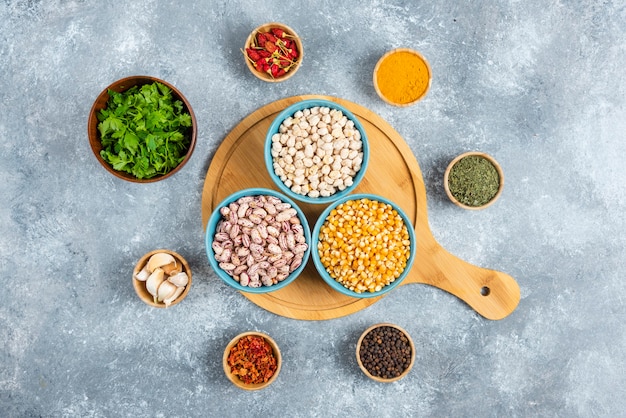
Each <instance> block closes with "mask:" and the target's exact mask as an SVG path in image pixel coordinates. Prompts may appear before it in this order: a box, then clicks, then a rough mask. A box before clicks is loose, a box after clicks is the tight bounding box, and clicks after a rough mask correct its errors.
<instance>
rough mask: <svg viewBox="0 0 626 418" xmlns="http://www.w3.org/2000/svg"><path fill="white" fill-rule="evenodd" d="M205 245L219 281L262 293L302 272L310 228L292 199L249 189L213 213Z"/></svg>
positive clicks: (208, 225)
mask: <svg viewBox="0 0 626 418" xmlns="http://www.w3.org/2000/svg"><path fill="white" fill-rule="evenodd" d="M281 214H282V216H281ZM268 215H269V216H268ZM270 220H271V222H270ZM205 246H206V254H207V257H208V259H209V264H210V265H211V267H212V268H213V270H215V272H216V273H217V275H218V276H219V278H220V279H222V281H224V283H226V284H227V285H229V286H231V287H233V288H235V289H237V290H239V291H241V292H247V293H268V292H273V291H275V290H279V289H282V288H283V287H285V286H287V285H289V283H291V282H293V281H294V280H295V279H296V278H297V277H298V275H299V274H300V273H301V272H302V270H304V267H305V265H306V263H307V261H308V259H309V255H310V253H311V230H310V228H309V224H308V221H307V219H306V217H305V215H304V212H302V209H300V208H299V207H298V205H297V204H296V203H295V202H294V201H293V200H291V199H289V198H288V197H287V196H285V195H283V194H282V193H279V192H277V191H275V190H271V189H265V188H250V189H244V190H240V191H238V192H236V193H233V194H231V195H230V196H228V197H227V198H226V199H224V200H223V201H222V202H221V203H220V204H219V205H217V207H216V208H215V210H213V212H212V213H211V216H210V217H209V221H208V223H207V227H206V235H205ZM249 257H252V258H251V259H249ZM281 260H284V261H281Z"/></svg>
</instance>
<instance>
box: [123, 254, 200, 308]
mask: <svg viewBox="0 0 626 418" xmlns="http://www.w3.org/2000/svg"><path fill="white" fill-rule="evenodd" d="M132 280H133V287H134V288H135V293H137V296H139V298H140V299H141V300H142V301H144V302H145V303H146V304H148V305H150V306H153V307H155V308H167V307H170V306H174V305H176V304H177V303H179V302H180V301H182V300H183V299H184V298H185V297H186V296H187V293H189V288H190V287H191V269H190V268H189V264H188V263H187V261H186V260H185V259H184V258H183V257H182V256H181V255H180V254H178V253H176V252H174V251H171V250H164V249H160V250H154V251H151V252H149V253H148V254H146V255H144V256H143V257H141V259H140V260H139V261H138V262H137V264H136V265H135V269H134V270H133V279H132Z"/></svg>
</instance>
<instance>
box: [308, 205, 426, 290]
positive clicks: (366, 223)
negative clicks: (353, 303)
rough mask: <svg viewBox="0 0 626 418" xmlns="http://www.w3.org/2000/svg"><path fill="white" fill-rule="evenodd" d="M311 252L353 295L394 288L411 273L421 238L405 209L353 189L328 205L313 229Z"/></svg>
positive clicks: (330, 278)
mask: <svg viewBox="0 0 626 418" xmlns="http://www.w3.org/2000/svg"><path fill="white" fill-rule="evenodd" d="M312 237H313V238H312V239H313V243H312V245H313V246H314V248H313V249H312V251H311V257H312V259H313V263H314V264H315V268H316V269H317V271H318V273H319V274H320V276H322V278H323V279H324V281H325V282H326V283H327V284H328V285H329V286H330V287H332V288H333V289H334V290H336V291H338V292H340V293H342V294H344V295H347V296H351V297H354V298H374V297H378V296H381V295H384V294H385V293H388V292H390V291H391V290H392V289H394V288H395V287H397V286H398V285H399V284H400V283H402V281H403V280H404V279H405V278H406V276H407V274H408V273H409V271H410V269H411V266H412V265H413V261H414V260H415V253H416V249H417V243H416V239H415V231H414V229H413V225H412V224H411V221H410V220H409V218H408V217H407V216H406V214H405V213H404V212H403V211H402V209H400V208H399V207H398V206H397V205H396V204H395V203H393V202H391V201H390V200H387V199H385V198H384V197H382V196H377V195H372V194H354V195H349V196H345V197H343V198H341V199H339V200H337V201H336V202H334V203H333V204H331V205H329V206H328V207H327V208H326V209H325V210H324V212H322V214H321V215H320V217H319V218H318V220H317V222H316V224H315V227H314V228H313V233H312Z"/></svg>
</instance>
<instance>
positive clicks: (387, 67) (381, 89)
mask: <svg viewBox="0 0 626 418" xmlns="http://www.w3.org/2000/svg"><path fill="white" fill-rule="evenodd" d="M431 81H432V71H431V69H430V65H429V64H428V61H427V60H426V59H425V58H424V57H423V56H422V54H420V53H419V52H417V51H414V50H412V49H409V48H397V49H392V50H391V51H388V52H387V53H385V54H384V55H383V56H382V57H381V58H380V59H379V60H378V63H377V64H376V67H375V68H374V89H375V90H376V93H378V96H380V98H381V99H383V100H384V101H385V102H386V103H388V104H390V105H393V106H399V107H406V106H411V105H413V104H415V103H417V102H418V101H420V100H421V99H423V98H424V97H425V96H426V93H428V90H429V89H430V84H431Z"/></svg>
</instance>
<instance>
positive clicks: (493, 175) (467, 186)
mask: <svg viewBox="0 0 626 418" xmlns="http://www.w3.org/2000/svg"><path fill="white" fill-rule="evenodd" d="M448 187H449V188H450V193H452V195H453V196H454V198H455V199H456V200H458V201H459V202H460V203H462V204H464V205H466V206H474V207H477V206H483V205H485V204H487V203H489V202H490V201H491V199H493V198H494V197H495V195H496V194H497V193H498V188H499V187H500V176H499V175H498V171H497V170H496V168H495V167H494V165H493V164H491V162H490V161H489V160H487V159H486V158H483V157H481V156H478V155H468V156H467V157H463V158H461V159H460V160H459V161H457V162H456V163H455V164H454V165H453V166H452V169H451V170H450V173H449V174H448Z"/></svg>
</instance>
